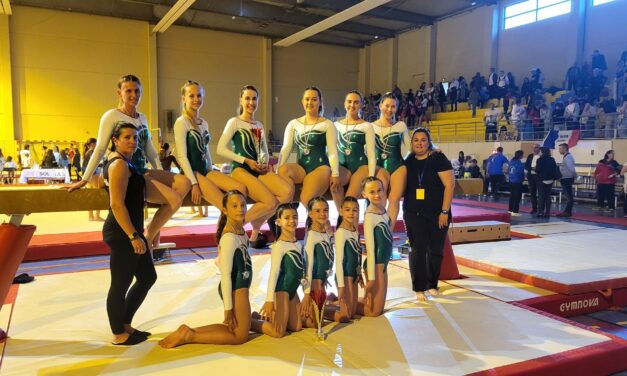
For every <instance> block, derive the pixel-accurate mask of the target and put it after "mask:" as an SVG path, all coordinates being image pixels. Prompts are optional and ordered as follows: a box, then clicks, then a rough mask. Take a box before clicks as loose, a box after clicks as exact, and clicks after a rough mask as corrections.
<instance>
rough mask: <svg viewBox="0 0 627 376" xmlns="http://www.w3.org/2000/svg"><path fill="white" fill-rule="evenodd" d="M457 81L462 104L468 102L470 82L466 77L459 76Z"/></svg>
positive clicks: (458, 94)
mask: <svg viewBox="0 0 627 376" xmlns="http://www.w3.org/2000/svg"><path fill="white" fill-rule="evenodd" d="M457 80H458V81H459V89H458V93H457V96H458V99H459V101H460V102H466V101H467V100H468V82H466V79H465V78H464V76H459V78H458V79H457Z"/></svg>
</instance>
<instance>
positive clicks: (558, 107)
mask: <svg viewBox="0 0 627 376" xmlns="http://www.w3.org/2000/svg"><path fill="white" fill-rule="evenodd" d="M565 110H566V109H565V108H564V103H562V102H561V101H557V102H555V108H554V109H553V112H552V113H551V121H552V122H553V129H564V112H565Z"/></svg>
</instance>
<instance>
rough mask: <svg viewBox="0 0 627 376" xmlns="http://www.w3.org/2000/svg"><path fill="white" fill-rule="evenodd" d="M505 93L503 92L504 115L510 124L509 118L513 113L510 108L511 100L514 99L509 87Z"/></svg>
mask: <svg viewBox="0 0 627 376" xmlns="http://www.w3.org/2000/svg"><path fill="white" fill-rule="evenodd" d="M504 90H505V93H504V94H503V115H505V120H506V121H507V124H509V123H510V122H509V118H510V115H511V112H510V110H509V102H510V101H511V99H512V91H511V90H510V89H509V88H505V89H504Z"/></svg>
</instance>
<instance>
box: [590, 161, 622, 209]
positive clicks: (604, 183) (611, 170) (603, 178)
mask: <svg viewBox="0 0 627 376" xmlns="http://www.w3.org/2000/svg"><path fill="white" fill-rule="evenodd" d="M620 171H621V168H620V165H619V164H618V162H616V161H615V160H614V150H608V151H607V152H606V153H605V156H604V157H603V159H601V160H600V161H599V163H598V164H597V167H596V169H595V170H594V178H595V179H596V181H597V207H596V208H593V210H603V209H605V210H606V211H613V210H614V209H615V207H616V206H615V203H614V186H615V185H616V180H617V176H618V175H619V174H620ZM605 203H607V208H605Z"/></svg>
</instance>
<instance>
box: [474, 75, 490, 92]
mask: <svg viewBox="0 0 627 376" xmlns="http://www.w3.org/2000/svg"><path fill="white" fill-rule="evenodd" d="M485 85H486V81H485V78H484V77H483V76H482V75H481V73H479V72H477V73H475V75H474V76H473V77H472V79H471V80H470V88H471V89H472V88H473V87H474V88H476V89H477V91H480V90H481V88H482V87H483V86H485Z"/></svg>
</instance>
